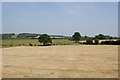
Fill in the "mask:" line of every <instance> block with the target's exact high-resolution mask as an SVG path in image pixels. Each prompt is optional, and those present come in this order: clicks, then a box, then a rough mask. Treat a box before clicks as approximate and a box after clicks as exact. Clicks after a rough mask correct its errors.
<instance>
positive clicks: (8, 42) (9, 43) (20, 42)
mask: <svg viewBox="0 0 120 80" xmlns="http://www.w3.org/2000/svg"><path fill="white" fill-rule="evenodd" d="M30 44H32V45H33V46H39V45H42V43H39V42H38V39H3V40H2V44H0V45H2V47H3V48H4V47H14V46H30ZM52 44H53V45H72V44H75V43H74V41H69V40H68V39H53V40H52Z"/></svg>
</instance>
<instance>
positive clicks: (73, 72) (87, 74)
mask: <svg viewBox="0 0 120 80" xmlns="http://www.w3.org/2000/svg"><path fill="white" fill-rule="evenodd" d="M2 76H3V78H117V77H118V46H115V45H66V46H40V47H12V48H3V74H2Z"/></svg>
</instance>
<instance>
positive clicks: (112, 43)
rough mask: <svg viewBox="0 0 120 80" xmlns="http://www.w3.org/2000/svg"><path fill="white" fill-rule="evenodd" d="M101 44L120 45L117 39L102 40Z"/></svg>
mask: <svg viewBox="0 0 120 80" xmlns="http://www.w3.org/2000/svg"><path fill="white" fill-rule="evenodd" d="M101 44H108V45H120V40H117V41H102V42H101Z"/></svg>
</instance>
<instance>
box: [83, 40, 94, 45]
mask: <svg viewBox="0 0 120 80" xmlns="http://www.w3.org/2000/svg"><path fill="white" fill-rule="evenodd" d="M85 44H93V40H92V39H87V40H86V43H85Z"/></svg>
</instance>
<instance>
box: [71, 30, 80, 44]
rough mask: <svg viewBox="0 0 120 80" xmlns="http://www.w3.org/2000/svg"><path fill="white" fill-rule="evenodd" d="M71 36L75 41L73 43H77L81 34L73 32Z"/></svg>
mask: <svg viewBox="0 0 120 80" xmlns="http://www.w3.org/2000/svg"><path fill="white" fill-rule="evenodd" d="M72 38H73V40H74V41H75V43H79V41H80V38H81V35H80V33H79V32H75V33H74V35H73V36H72Z"/></svg>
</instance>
